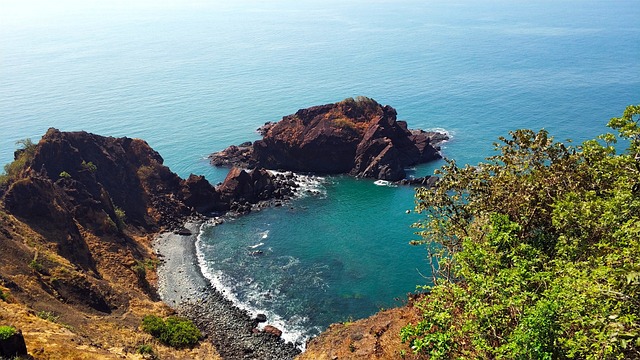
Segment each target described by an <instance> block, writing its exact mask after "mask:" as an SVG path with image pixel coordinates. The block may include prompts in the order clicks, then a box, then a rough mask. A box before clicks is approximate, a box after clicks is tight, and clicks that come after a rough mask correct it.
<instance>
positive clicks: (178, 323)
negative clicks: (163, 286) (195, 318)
mask: <svg viewBox="0 0 640 360" xmlns="http://www.w3.org/2000/svg"><path fill="white" fill-rule="evenodd" d="M142 330H143V331H144V332H146V333H149V334H151V335H152V336H153V337H155V338H156V339H158V340H160V341H161V342H162V343H164V344H166V345H169V346H172V347H175V348H184V347H191V346H194V345H195V344H197V343H198V341H199V340H200V338H201V337H202V334H200V330H198V328H197V327H196V326H195V325H194V324H193V322H191V321H190V320H187V319H184V318H180V317H176V316H169V317H168V318H166V319H162V318H160V317H158V316H155V315H146V316H145V317H144V318H143V319H142Z"/></svg>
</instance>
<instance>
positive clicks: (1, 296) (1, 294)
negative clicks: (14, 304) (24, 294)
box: [0, 290, 7, 301]
mask: <svg viewBox="0 0 640 360" xmlns="http://www.w3.org/2000/svg"><path fill="white" fill-rule="evenodd" d="M0 300H2V301H7V294H5V293H4V291H2V290H0Z"/></svg>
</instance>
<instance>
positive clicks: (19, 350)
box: [0, 330, 28, 359]
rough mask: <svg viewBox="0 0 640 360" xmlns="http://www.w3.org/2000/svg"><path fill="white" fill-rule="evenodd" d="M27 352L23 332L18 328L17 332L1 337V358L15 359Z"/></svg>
mask: <svg viewBox="0 0 640 360" xmlns="http://www.w3.org/2000/svg"><path fill="white" fill-rule="evenodd" d="M26 355H28V354H27V345H26V344H25V342H24V337H23V336H22V332H21V331H20V330H17V331H16V333H15V334H13V335H11V336H9V337H8V338H7V339H0V358H3V359H5V358H7V359H13V358H16V357H23V356H26Z"/></svg>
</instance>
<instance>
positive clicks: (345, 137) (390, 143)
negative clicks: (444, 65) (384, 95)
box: [210, 97, 447, 181]
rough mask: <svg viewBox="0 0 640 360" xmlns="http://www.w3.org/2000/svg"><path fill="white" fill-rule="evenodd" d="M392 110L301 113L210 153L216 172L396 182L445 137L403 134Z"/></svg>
mask: <svg viewBox="0 0 640 360" xmlns="http://www.w3.org/2000/svg"><path fill="white" fill-rule="evenodd" d="M396 118H397V113H396V110H395V109H394V108H392V107H390V106H388V105H386V106H382V105H380V104H378V103H377V102H376V101H375V100H372V99H369V98H365V97H358V98H357V99H352V98H349V99H346V100H343V101H341V102H338V103H335V104H327V105H321V106H314V107H310V108H308V109H301V110H299V111H298V112H296V113H295V114H292V115H288V116H285V117H283V118H282V120H280V121H279V122H277V123H268V124H265V126H264V127H262V128H261V129H260V131H261V133H262V135H263V138H262V139H261V140H258V141H255V142H254V143H253V144H251V143H245V144H242V145H240V146H235V145H233V146H230V147H229V148H227V149H225V150H223V151H221V152H218V153H214V154H212V155H211V156H210V159H211V163H212V164H213V165H216V166H226V165H237V166H244V167H248V168H256V167H263V168H267V169H284V170H291V171H297V172H314V173H324V174H338V173H347V174H350V175H353V176H357V177H367V178H376V179H382V180H390V181H397V180H401V179H403V178H404V177H405V176H406V173H405V170H404V169H405V168H406V167H409V166H413V165H416V164H420V163H425V162H428V161H431V160H435V159H439V158H440V157H441V156H440V154H439V150H440V148H439V147H438V144H439V143H440V142H442V141H444V140H446V139H447V137H446V135H444V134H441V133H436V132H426V131H422V130H409V129H408V127H407V123H406V122H404V121H398V120H397V119H396Z"/></svg>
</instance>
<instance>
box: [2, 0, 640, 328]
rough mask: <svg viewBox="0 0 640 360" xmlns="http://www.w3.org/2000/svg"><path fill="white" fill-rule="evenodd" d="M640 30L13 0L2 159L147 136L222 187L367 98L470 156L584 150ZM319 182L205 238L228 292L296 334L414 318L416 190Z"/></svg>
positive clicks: (530, 19) (606, 17)
mask: <svg viewBox="0 0 640 360" xmlns="http://www.w3.org/2000/svg"><path fill="white" fill-rule="evenodd" d="M230 3H231V4H230ZM639 18H640V2H638V1H637V0H626V1H625V0H621V1H615V0H602V1H590V0H581V1H563V0H554V1H543V0H532V1H507V0H504V1H498V0H496V1H477V0H458V1H448V0H436V1H425V0H421V1H408V0H406V1H405V0H396V1H388V0H367V1H362V0H354V1H342V0H341V1H335V0H329V1H327V0H322V1H316V0H297V1H293V0H290V1H284V0H280V1H258V0H242V1H233V2H229V1H224V2H223V1H198V0H186V1H146V0H145V1H140V0H132V1H125V0H120V1H79V0H77V1H71V0H62V1H56V2H51V1H29V0H25V1H22V0H21V1H19V0H0V162H1V163H7V162H9V161H10V160H11V159H12V153H13V150H14V148H15V141H17V140H19V139H24V138H32V139H33V140H37V139H38V138H39V137H40V136H42V134H44V133H45V132H46V130H47V128H49V127H56V128H59V129H61V130H65V131H75V130H86V131H90V132H94V133H98V134H101V135H109V136H129V137H139V138H143V139H145V140H147V141H148V142H149V144H150V145H151V146H152V147H153V148H154V149H156V150H157V151H159V152H160V154H161V155H162V156H163V157H164V159H165V164H166V165H168V166H169V167H170V168H171V169H172V170H174V171H176V172H177V173H178V174H179V175H181V176H183V177H186V176H188V175H189V174H190V173H196V174H202V175H205V176H206V177H207V178H208V179H209V180H210V181H211V182H213V183H217V182H220V181H222V180H223V179H224V177H225V175H226V169H215V168H212V167H210V166H209V164H208V163H207V161H206V159H205V157H206V155H207V154H209V153H211V152H213V151H217V150H221V149H223V148H225V147H226V146H227V145H230V144H237V143H240V142H244V141H247V140H255V139H257V138H258V134H257V133H256V132H255V129H256V128H257V127H258V126H260V125H262V124H263V123H264V122H266V121H277V120H279V119H280V118H281V117H282V116H284V115H287V114H291V113H293V112H295V111H296V110H298V109H300V108H305V107H309V106H312V105H319V104H325V103H330V102H336V101H339V100H342V99H344V98H346V97H354V96H358V95H364V96H368V97H372V98H374V99H376V100H377V101H378V102H380V103H383V104H389V105H391V106H393V107H395V108H396V109H397V111H398V117H399V118H400V119H403V120H407V121H408V123H409V125H410V127H413V128H424V129H434V128H439V129H445V130H446V131H448V132H449V133H450V134H452V140H451V141H450V142H448V143H447V144H445V146H444V149H443V154H444V155H445V156H446V157H449V158H453V159H456V160H457V161H458V162H460V163H477V162H478V161H481V160H482V159H483V158H485V157H487V156H489V155H491V153H492V148H493V145H492V143H493V142H494V141H495V140H496V139H497V137H498V136H501V135H506V134H507V132H508V131H509V130H513V129H516V128H532V129H535V130H537V129H540V128H546V129H547V130H549V131H550V132H551V133H552V134H553V135H555V137H556V138H557V139H559V140H564V139H567V138H572V139H574V140H576V141H582V140H585V139H588V138H592V137H594V136H596V135H598V134H600V133H603V132H605V131H606V128H605V124H606V122H607V120H608V119H609V118H611V117H614V116H619V115H621V114H622V111H623V110H624V108H625V106H626V105H629V104H638V103H640V23H638V19H639ZM440 165H441V163H433V164H428V165H424V166H420V167H418V168H417V169H416V170H415V174H416V175H426V174H430V173H431V172H432V171H433V169H434V168H436V167H438V166H440ZM316 188H317V189H319V190H320V191H321V193H322V195H320V196H308V197H304V198H301V199H299V200H297V201H295V202H294V203H292V204H291V205H290V206H287V207H282V208H275V209H268V210H264V211H261V212H258V213H254V214H251V215H249V216H246V217H242V218H239V219H237V220H234V221H229V222H227V223H225V224H223V225H221V226H217V227H213V228H212V227H205V229H204V231H203V233H202V234H201V237H200V242H199V249H200V253H201V256H202V260H203V265H204V269H205V270H206V272H207V274H208V275H209V276H210V277H211V278H213V279H214V280H215V282H216V283H217V284H218V286H221V287H224V288H225V289H226V291H227V293H228V294H230V296H232V297H233V298H234V299H236V301H238V302H239V303H240V304H241V305H242V306H245V307H247V308H249V309H253V310H255V311H264V312H266V313H267V314H268V315H269V317H270V319H271V320H272V321H275V320H277V323H278V325H279V326H281V327H284V328H285V330H287V334H288V335H287V336H288V338H289V339H293V338H296V337H298V336H306V335H309V334H314V333H317V332H318V331H319V330H321V329H323V328H325V327H326V326H327V325H328V324H330V323H332V322H336V321H344V320H348V319H350V318H359V317H363V316H367V315H370V314H373V313H375V312H376V311H378V310H379V309H381V308H386V307H391V306H394V305H398V304H400V303H401V300H396V299H403V298H405V295H406V293H408V292H411V291H413V290H414V289H415V285H416V284H423V283H425V282H426V279H424V278H423V277H422V275H428V266H427V264H426V262H425V259H424V255H425V253H424V250H423V249H420V248H416V247H411V246H410V245H408V242H409V241H410V240H411V239H413V238H414V235H413V231H412V229H411V228H410V227H409V226H410V224H411V223H412V222H414V221H416V220H419V216H417V215H415V214H405V210H406V209H411V208H412V207H413V198H412V196H413V191H412V189H410V188H402V187H400V188H392V187H381V186H376V185H374V184H373V182H372V181H370V180H355V179H352V178H348V177H341V176H337V177H325V178H322V179H318V184H317V185H316ZM253 249H261V250H262V251H263V256H251V255H250V253H251V251H253Z"/></svg>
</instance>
